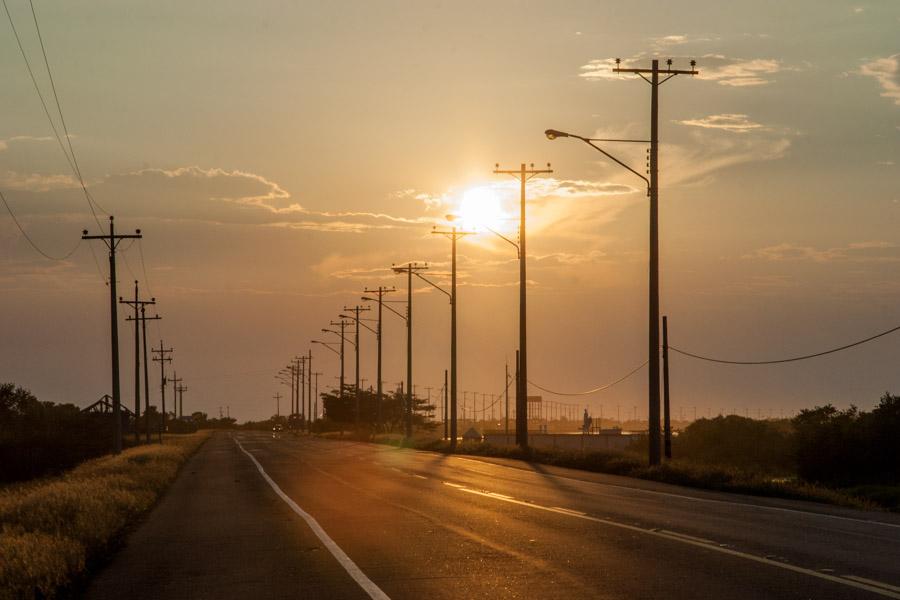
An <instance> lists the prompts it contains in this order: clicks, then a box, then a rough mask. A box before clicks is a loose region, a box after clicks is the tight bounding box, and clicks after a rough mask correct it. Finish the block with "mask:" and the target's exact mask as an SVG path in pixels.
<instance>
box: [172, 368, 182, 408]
mask: <svg viewBox="0 0 900 600" xmlns="http://www.w3.org/2000/svg"><path fill="white" fill-rule="evenodd" d="M179 383H181V379H179V378H178V372H177V371H172V404H173V406H172V414H174V415H175V418H176V419H180V418H181V414H180V411H179V409H178V384H179Z"/></svg>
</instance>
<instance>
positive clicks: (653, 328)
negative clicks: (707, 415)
mask: <svg viewBox="0 0 900 600" xmlns="http://www.w3.org/2000/svg"><path fill="white" fill-rule="evenodd" d="M620 63H621V61H620V60H619V59H618V58H617V59H616V67H615V68H614V69H613V71H614V72H615V73H634V74H636V75H639V76H640V77H641V78H642V79H643V80H644V81H646V82H647V83H649V84H650V152H649V154H650V161H649V165H648V166H649V169H648V171H649V175H650V182H649V190H648V191H649V194H650V277H649V279H650V285H649V296H650V298H649V314H648V327H649V336H648V340H647V354H648V360H649V363H648V372H649V387H650V390H649V398H648V404H649V407H648V411H647V420H648V428H649V437H650V444H649V447H650V464H651V465H658V464H659V463H660V443H659V416H660V415H659V86H661V85H662V84H664V83H665V82H666V81H668V80H669V79H671V78H672V77H675V76H676V75H697V74H698V71H697V70H696V69H695V68H694V67H695V66H696V62H695V61H693V60H692V61H691V68H690V70H678V69H673V68H672V60H671V59H669V60H668V61H666V68H665V69H660V68H659V60H657V59H653V60H652V61H651V62H650V68H649V69H635V68H622V67H620V66H619V65H620ZM660 75H662V76H663V77H662V79H660ZM648 76H649V77H648Z"/></svg>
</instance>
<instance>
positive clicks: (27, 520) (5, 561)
mask: <svg viewBox="0 0 900 600" xmlns="http://www.w3.org/2000/svg"><path fill="white" fill-rule="evenodd" d="M208 437H209V434H208V432H201V433H196V434H192V435H186V436H166V437H165V438H164V442H163V444H162V445H159V444H153V445H149V446H140V447H136V448H129V449H128V450H125V451H124V452H122V453H121V454H119V455H118V456H104V457H101V458H96V459H93V460H89V461H87V462H84V463H82V464H81V465H79V466H77V467H75V468H74V469H72V470H71V471H69V472H67V473H65V474H62V475H60V476H58V477H52V478H46V479H40V480H35V481H31V482H27V483H22V484H15V485H10V486H7V487H4V488H0V598H2V599H6V598H32V597H54V596H57V595H59V594H60V593H65V591H66V590H71V588H72V586H73V585H75V584H77V583H78V582H80V581H83V580H84V577H85V575H86V573H87V570H88V568H89V566H90V565H91V564H94V563H95V562H97V561H98V560H99V559H101V558H102V557H103V556H104V555H105V553H106V552H108V550H109V549H111V548H112V547H113V546H114V545H115V543H116V541H117V540H119V539H120V536H121V535H122V534H123V532H124V531H125V529H126V528H127V527H128V526H129V525H132V524H134V522H135V520H136V519H138V518H139V517H140V516H141V515H142V514H143V513H145V512H146V511H147V510H148V509H150V508H151V507H152V506H153V504H154V503H155V502H156V500H157V498H159V496H160V494H161V493H162V492H163V491H164V490H165V489H166V487H167V486H168V485H169V483H171V482H172V480H173V479H174V478H175V475H176V474H177V473H178V469H179V467H180V466H181V465H182V464H183V463H184V461H185V460H186V459H187V458H188V457H189V456H190V455H191V454H192V453H193V452H194V451H195V450H196V449H197V448H198V447H199V446H200V444H202V443H203V442H204V441H205V440H206V439H207V438H208Z"/></svg>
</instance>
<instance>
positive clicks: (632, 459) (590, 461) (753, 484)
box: [372, 435, 900, 510]
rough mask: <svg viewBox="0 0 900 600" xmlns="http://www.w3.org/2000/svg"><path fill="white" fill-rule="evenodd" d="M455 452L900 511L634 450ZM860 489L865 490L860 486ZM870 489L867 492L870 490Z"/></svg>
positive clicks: (855, 496) (394, 438)
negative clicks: (657, 460) (656, 460)
mask: <svg viewBox="0 0 900 600" xmlns="http://www.w3.org/2000/svg"><path fill="white" fill-rule="evenodd" d="M372 441H373V442H375V443H380V444H388V445H391V446H398V447H399V446H404V447H411V448H415V449H418V450H431V451H434V452H442V453H445V454H449V453H450V445H449V443H448V442H445V441H443V440H434V439H430V440H426V439H419V440H416V439H414V440H412V442H404V441H403V438H402V436H399V435H377V436H373V438H372ZM456 454H467V455H472V456H490V457H496V458H511V459H516V460H523V461H526V462H530V463H539V464H546V465H553V466H557V467H567V468H570V469H580V470H583V471H593V472H596V473H607V474H611V475H622V476H625V477H635V478H638V479H646V480H650V481H658V482H661V483H671V484H675V485H683V486H687V487H693V488H700V489H706V490H714V491H722V492H733V493H738V494H748V495H752V496H766V497H774V498H786V499H791V500H808V501H812V502H823V503H827V504H833V505H837V506H845V507H850V508H859V509H867V510H873V509H885V508H886V509H889V510H898V509H900V504H892V503H891V502H885V501H884V500H886V499H889V498H890V499H893V500H896V491H895V492H894V495H893V496H892V495H891V494H889V493H885V492H883V491H882V490H879V491H881V492H882V493H881V494H876V493H872V492H871V491H869V493H867V494H863V493H856V491H855V490H835V489H831V488H826V487H822V486H817V485H812V484H808V483H803V482H799V481H792V480H789V479H788V480H784V479H776V478H773V477H772V476H771V475H769V474H763V473H753V472H747V471H742V470H738V469H731V468H727V467H720V466H715V465H703V464H695V463H691V462H687V461H679V460H674V461H671V462H666V463H663V464H662V465H659V466H656V467H650V466H648V465H647V464H646V461H645V459H644V458H643V457H638V456H636V455H633V454H614V453H608V452H575V451H566V450H545V449H537V448H531V449H529V450H528V451H523V450H521V449H520V448H518V447H501V446H492V445H490V444H485V443H477V442H476V443H473V442H462V443H460V444H458V445H457V448H456ZM861 491H862V490H861ZM867 491H868V490H867Z"/></svg>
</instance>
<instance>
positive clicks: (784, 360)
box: [669, 325, 900, 365]
mask: <svg viewBox="0 0 900 600" xmlns="http://www.w3.org/2000/svg"><path fill="white" fill-rule="evenodd" d="M895 331H900V325H898V326H897V327H893V328H891V329H888V330H887V331H882V332H881V333H878V334H876V335H873V336H871V337H867V338H866V339H864V340H859V341H858V342H853V343H852V344H846V345H844V346H840V347H838V348H832V349H831V350H825V351H823V352H816V353H815V354H805V355H803V356H795V357H792V358H781V359H777V360H725V359H721V358H712V357H709V356H701V355H699V354H693V353H691V352H687V351H685V350H679V349H678V348H676V347H675V346H671V345H670V346H669V350H674V351H675V352H677V353H679V354H683V355H685V356H690V357H691V358H697V359H699V360H705V361H708V362H714V363H721V364H725V365H775V364H780V363H789V362H796V361H798V360H807V359H810V358H817V357H819V356H825V355H826V354H834V353H835V352H840V351H841V350H847V349H848V348H853V347H854V346H860V345H862V344H865V343H866V342H871V341H872V340H877V339H878V338H880V337H884V336H886V335H888V334H891V333H894V332H895Z"/></svg>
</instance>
